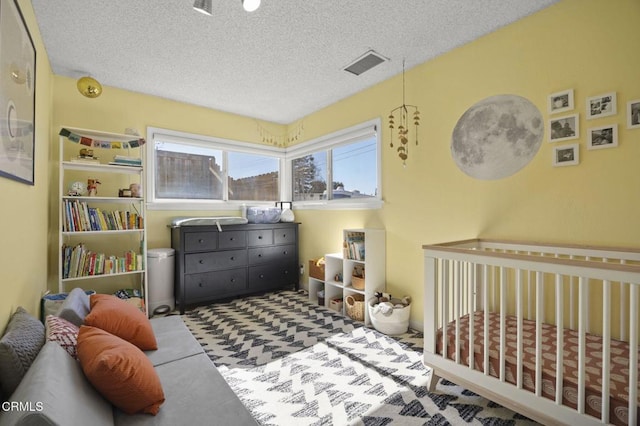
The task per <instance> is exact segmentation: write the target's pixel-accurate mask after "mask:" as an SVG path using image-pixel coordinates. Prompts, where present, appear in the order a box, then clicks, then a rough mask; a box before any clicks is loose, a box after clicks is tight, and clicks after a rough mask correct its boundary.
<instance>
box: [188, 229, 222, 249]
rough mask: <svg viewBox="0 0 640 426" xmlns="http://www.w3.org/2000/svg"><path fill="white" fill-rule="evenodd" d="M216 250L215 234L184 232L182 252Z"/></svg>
mask: <svg viewBox="0 0 640 426" xmlns="http://www.w3.org/2000/svg"><path fill="white" fill-rule="evenodd" d="M216 248H218V233H217V232H186V233H185V234H184V251H186V252H189V251H206V250H215V249H216Z"/></svg>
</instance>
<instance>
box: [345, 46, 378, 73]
mask: <svg viewBox="0 0 640 426" xmlns="http://www.w3.org/2000/svg"><path fill="white" fill-rule="evenodd" d="M387 60H388V59H387V58H385V57H384V56H382V55H380V54H379V53H377V52H374V51H373V50H369V51H368V52H366V53H365V54H364V55H362V56H360V57H359V58H358V59H356V60H355V61H353V62H352V63H350V64H349V65H347V66H346V67H345V68H344V70H345V71H347V72H350V73H351V74H355V75H360V74H362V73H363V72H366V71H369V70H370V69H371V68H373V67H375V66H376V65H378V64H381V63H383V62H385V61H387Z"/></svg>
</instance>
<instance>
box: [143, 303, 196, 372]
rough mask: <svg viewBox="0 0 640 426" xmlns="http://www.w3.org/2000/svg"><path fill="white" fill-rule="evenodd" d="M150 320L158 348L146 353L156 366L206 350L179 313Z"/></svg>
mask: <svg viewBox="0 0 640 426" xmlns="http://www.w3.org/2000/svg"><path fill="white" fill-rule="evenodd" d="M150 322H151V328H152V329H153V333H154V334H155V336H156V341H157V342H158V349H157V350H153V351H145V352H144V353H145V354H146V355H147V357H149V360H151V363H152V364H153V366H154V367H155V366H158V365H161V364H165V363H167V362H171V361H175V360H177V359H182V358H185V357H188V356H191V355H196V354H199V353H203V352H204V350H203V349H202V346H200V344H199V343H198V341H197V340H196V339H195V338H194V337H193V335H192V334H191V332H190V331H189V329H188V328H187V326H186V325H185V324H184V321H182V318H180V317H179V316H178V315H171V316H168V317H157V318H152V319H151V320H150Z"/></svg>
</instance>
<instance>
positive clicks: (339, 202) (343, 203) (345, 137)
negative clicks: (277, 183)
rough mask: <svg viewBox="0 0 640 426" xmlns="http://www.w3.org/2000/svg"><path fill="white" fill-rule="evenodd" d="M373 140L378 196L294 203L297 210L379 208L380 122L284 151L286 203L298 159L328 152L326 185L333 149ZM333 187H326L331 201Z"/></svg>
mask: <svg viewBox="0 0 640 426" xmlns="http://www.w3.org/2000/svg"><path fill="white" fill-rule="evenodd" d="M369 137H374V138H375V139H376V167H377V174H376V178H377V182H376V188H377V193H376V195H375V196H373V197H365V198H355V199H354V198H349V199H344V198H342V199H327V200H313V201H295V202H294V204H295V208H296V209H329V210H342V209H345V210H346V209H349V210H353V209H376V208H381V207H382V204H383V201H382V149H381V135H380V119H379V118H377V119H374V120H370V121H367V122H364V123H361V124H358V125H355V126H352V127H349V128H346V129H342V130H339V131H337V132H334V133H330V134H328V135H324V136H321V137H319V138H316V139H313V140H310V141H307V142H303V143H301V144H298V145H293V146H290V147H288V148H287V150H286V161H285V174H286V176H287V180H286V182H287V192H286V194H287V195H288V196H289V199H292V197H293V194H292V191H293V181H292V179H293V167H292V162H293V160H295V159H297V158H301V157H304V156H306V155H309V154H313V153H316V152H320V151H325V152H327V176H326V179H327V182H333V180H332V178H333V155H332V154H333V149H334V148H338V147H341V146H346V145H349V144H352V143H355V142H359V141H362V140H364V139H366V138H369ZM332 190H333V188H332V185H327V192H328V194H329V198H330V197H331V192H332Z"/></svg>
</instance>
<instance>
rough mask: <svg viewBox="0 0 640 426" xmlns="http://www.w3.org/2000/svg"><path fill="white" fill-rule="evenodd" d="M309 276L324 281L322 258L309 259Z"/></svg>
mask: <svg viewBox="0 0 640 426" xmlns="http://www.w3.org/2000/svg"><path fill="white" fill-rule="evenodd" d="M309 276H310V277H311V278H315V279H317V280H322V281H324V258H320V259H313V260H310V261H309Z"/></svg>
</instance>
